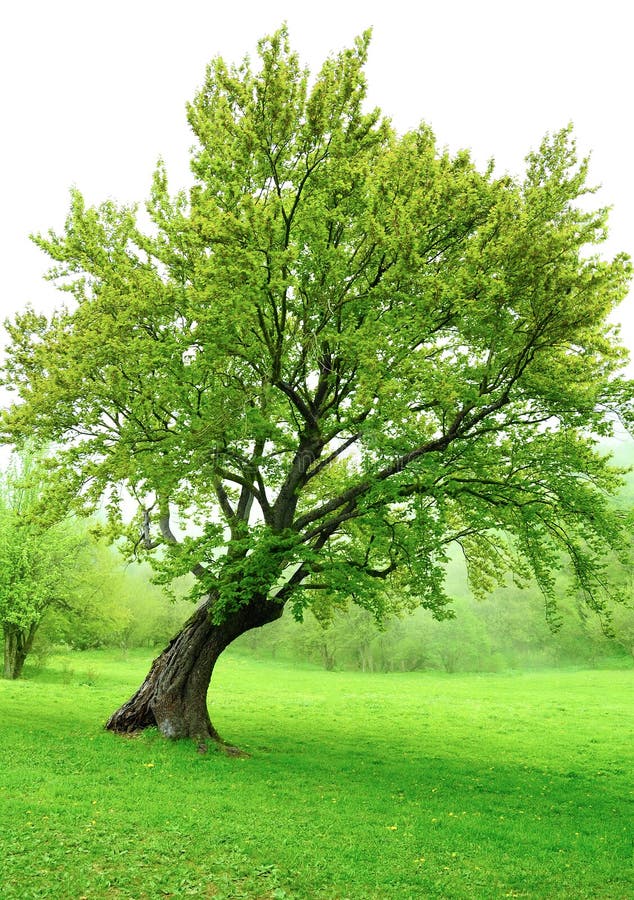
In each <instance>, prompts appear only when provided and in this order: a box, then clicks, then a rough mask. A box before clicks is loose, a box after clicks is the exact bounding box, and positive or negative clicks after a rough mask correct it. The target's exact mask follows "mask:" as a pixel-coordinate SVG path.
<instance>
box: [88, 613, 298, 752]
mask: <svg viewBox="0 0 634 900" xmlns="http://www.w3.org/2000/svg"><path fill="white" fill-rule="evenodd" d="M213 602H214V598H213V597H209V598H208V599H207V600H206V601H205V602H203V603H202V604H201V605H200V606H199V607H198V609H197V610H196V611H195V613H194V614H193V615H192V616H191V617H190V618H189V619H188V620H187V622H185V624H184V625H183V627H182V629H181V630H180V631H179V633H178V634H177V635H176V636H175V637H174V638H172V640H171V641H170V643H169V644H168V645H167V647H166V648H165V650H163V652H162V653H161V654H160V656H158V657H157V658H156V659H155V660H154V662H153V663H152V666H151V668H150V671H149V672H148V674H147V676H146V678H145V681H144V682H143V684H142V685H141V687H140V688H139V689H138V690H137V691H136V693H135V694H134V695H133V696H132V697H131V698H130V699H129V700H128V701H127V702H126V703H124V704H123V706H121V707H120V708H119V709H118V710H117V711H116V712H114V713H113V714H112V715H111V716H110V718H109V719H108V721H107V722H106V728H107V729H109V730H110V731H115V732H118V733H120V734H131V733H134V732H137V731H142V730H143V729H144V728H150V727H152V726H156V727H157V728H158V730H159V731H160V732H161V734H163V735H164V736H165V737H167V738H192V739H194V740H195V741H196V742H197V743H198V744H199V747H200V749H201V750H202V749H205V748H206V745H207V741H210V740H211V741H214V742H215V743H216V744H217V745H218V746H219V747H220V748H221V749H223V750H224V751H225V752H227V753H230V754H238V753H240V751H239V750H238V749H237V748H235V747H233V746H232V745H231V744H228V743H227V742H226V741H224V740H223V739H222V738H221V737H220V735H219V734H218V732H217V731H216V729H215V728H214V726H213V725H212V723H211V719H210V717H209V711H208V709H207V690H208V688H209V682H210V680H211V675H212V672H213V669H214V666H215V664H216V660H217V659H218V657H219V656H220V654H221V653H222V651H223V650H224V649H225V648H226V647H227V646H228V645H229V644H230V643H231V642H232V641H234V640H235V639H236V638H237V637H239V636H240V635H241V634H244V632H245V631H249V630H250V629H251V628H258V627H260V626H261V625H266V624H267V623H268V622H273V621H275V619H278V618H279V617H280V616H281V615H282V612H283V609H284V605H283V604H279V603H274V602H271V601H270V600H268V599H267V598H264V597H258V598H254V599H253V600H252V601H251V602H250V603H249V604H247V605H245V606H243V607H241V608H240V609H238V610H237V611H235V612H233V613H230V614H229V615H228V616H227V617H226V618H225V620H224V621H223V622H222V623H220V624H215V623H214V622H213V621H212V619H211V610H212V607H213Z"/></svg>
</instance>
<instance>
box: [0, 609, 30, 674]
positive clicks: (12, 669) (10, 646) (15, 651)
mask: <svg viewBox="0 0 634 900" xmlns="http://www.w3.org/2000/svg"><path fill="white" fill-rule="evenodd" d="M38 625H39V622H32V623H31V625H29V626H28V627H27V628H20V627H19V626H18V625H12V624H5V625H3V627H2V631H3V635H4V668H3V673H2V674H3V677H4V678H9V679H11V680H15V679H16V678H19V677H20V676H21V675H22V670H23V668H24V663H25V662H26V658H27V656H28V655H29V652H30V650H31V647H32V646H33V639H34V638H35V632H36V631H37V628H38Z"/></svg>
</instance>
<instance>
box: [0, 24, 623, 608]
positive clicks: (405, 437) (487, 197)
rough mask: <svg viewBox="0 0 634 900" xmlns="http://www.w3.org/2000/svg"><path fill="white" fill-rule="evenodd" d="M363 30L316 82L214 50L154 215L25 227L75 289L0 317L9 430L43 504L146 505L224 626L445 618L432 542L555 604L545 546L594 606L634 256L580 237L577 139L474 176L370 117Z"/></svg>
mask: <svg viewBox="0 0 634 900" xmlns="http://www.w3.org/2000/svg"><path fill="white" fill-rule="evenodd" d="M368 45H369V34H368V33H366V34H364V35H362V36H361V37H360V38H358V39H357V40H356V41H355V43H354V46H353V47H352V48H350V49H346V50H344V51H343V52H341V53H339V54H337V55H334V56H332V57H330V58H328V59H327V60H326V62H325V63H324V65H323V67H322V68H321V70H320V71H319V73H318V74H317V75H316V76H315V77H314V78H311V77H310V75H309V73H308V72H307V70H305V69H304V68H303V67H302V66H301V64H300V61H299V59H298V57H297V55H296V54H295V53H294V52H292V50H291V49H290V46H289V41H288V36H287V34H286V30H285V29H284V28H282V29H281V30H279V31H278V32H276V33H275V34H274V35H272V36H271V37H268V38H265V39H263V40H262V41H261V42H260V43H259V45H258V60H257V65H253V64H252V63H251V62H250V61H249V60H248V59H245V61H244V62H242V63H241V64H240V65H238V66H228V65H227V64H225V62H224V61H223V60H222V59H215V60H214V61H213V62H212V63H211V64H210V66H209V68H208V70H207V73H206V77H205V80H204V83H203V85H202V87H201V89H200V90H199V91H198V93H197V94H196V96H195V97H194V99H193V101H192V103H191V104H190V105H189V106H188V119H189V123H190V125H191V128H192V131H193V134H194V137H195V141H196V144H195V147H194V149H193V153H192V158H191V170H192V175H193V182H192V185H191V187H190V188H189V189H188V190H186V191H182V192H180V193H176V194H172V193H170V189H169V185H168V180H167V174H166V171H165V167H164V165H163V164H162V163H159V164H158V167H157V169H156V171H155V173H154V178H153V182H152V189H151V195H150V199H149V201H148V203H147V214H148V215H149V220H150V224H149V226H148V227H146V228H143V227H142V226H141V224H139V222H140V218H141V217H139V215H138V210H137V209H136V208H131V207H122V206H117V205H116V204H115V203H114V202H110V201H108V202H106V203H103V204H102V205H100V206H97V207H90V206H87V205H86V203H85V201H84V199H83V197H82V195H81V193H80V192H79V191H77V190H74V191H73V192H72V198H71V208H70V212H69V215H68V218H67V221H66V224H65V227H64V229H63V230H62V231H61V232H55V231H50V232H49V233H48V234H46V235H39V236H37V237H36V238H35V240H36V242H37V244H38V245H39V246H40V247H41V248H42V249H43V250H44V251H45V252H46V253H47V254H48V255H49V256H50V257H51V258H52V260H53V261H54V268H53V269H52V271H51V277H52V278H53V279H55V280H56V281H57V283H58V284H59V286H60V287H61V288H62V289H63V290H65V291H67V292H69V294H70V299H69V302H68V305H67V306H65V307H63V308H62V309H60V311H59V312H57V313H56V314H55V315H54V316H53V317H52V318H51V319H50V321H47V320H46V319H45V318H44V317H43V316H40V315H37V314H35V313H34V312H33V311H31V310H27V311H26V312H25V313H23V314H22V315H19V316H17V317H16V319H15V321H14V322H13V323H10V324H9V325H8V328H9V332H10V337H11V345H10V347H9V350H8V362H7V364H6V375H5V378H6V381H7V383H8V384H9V385H10V386H11V387H13V388H14V389H16V390H17V391H18V393H19V398H20V399H19V402H18V403H16V405H14V406H13V407H12V408H11V409H10V410H9V411H8V412H7V413H5V415H4V419H3V429H4V433H5V435H6V436H7V437H8V438H9V439H12V440H20V439H21V438H22V437H24V436H25V435H28V436H29V437H32V436H36V437H37V438H38V439H39V440H42V441H52V442H55V443H56V444H57V445H60V446H61V447H62V452H61V454H60V456H59V463H58V472H57V481H56V484H57V487H56V497H57V501H58V502H68V501H71V500H72V502H73V503H74V505H75V506H78V505H79V506H82V507H91V506H94V505H95V504H96V503H98V502H99V501H100V500H101V499H102V498H103V497H104V496H105V497H106V498H107V502H108V505H109V509H110V513H111V519H112V523H113V527H117V528H119V529H123V527H124V526H123V524H122V522H121V521H120V519H121V516H120V512H121V497H122V496H123V494H122V492H127V493H128V494H130V495H132V496H134V497H135V498H137V499H138V502H139V509H140V512H139V514H138V518H137V522H136V524H135V526H134V532H129V535H130V539H131V541H132V543H133V544H136V545H137V549H138V550H141V549H144V550H147V551H148V552H150V551H152V550H155V549H156V548H159V547H162V548H163V549H162V551H161V552H159V554H158V557H157V566H158V568H159V570H160V572H161V573H162V577H164V578H165V579H166V580H168V579H169V578H171V577H173V576H175V575H179V574H182V573H183V572H186V571H189V570H191V571H193V572H194V573H195V574H196V575H197V576H198V583H199V591H200V595H201V596H203V595H204V596H209V597H212V596H213V602H212V604H211V612H210V614H211V616H212V618H213V620H214V621H215V622H217V623H220V622H222V621H223V620H225V619H227V617H228V616H230V615H231V614H233V613H235V612H236V611H238V610H240V609H246V608H250V605H251V604H253V603H254V602H255V600H254V598H259V599H258V602H259V603H261V604H265V603H276V604H279V605H283V604H284V603H286V602H288V601H290V603H291V604H292V605H293V607H294V609H295V612H296V614H297V615H300V616H301V611H302V609H303V608H305V606H306V605H307V604H312V605H315V604H317V605H318V604H319V603H322V604H323V603H327V602H333V601H335V602H336V601H337V600H341V599H343V598H353V599H354V600H355V601H356V602H357V603H359V604H360V605H362V606H365V607H366V608H368V609H371V610H372V611H373V612H374V613H375V614H376V615H377V616H381V615H382V613H383V612H384V611H385V609H386V608H387V607H391V608H394V607H395V606H396V607H397V606H398V605H399V604H403V605H407V606H414V605H417V604H418V605H422V606H424V607H428V608H430V609H432V610H434V612H435V614H436V615H438V616H440V617H442V616H443V615H445V614H447V606H448V603H449V598H448V597H447V596H446V593H445V589H444V574H443V572H444V566H445V563H446V560H447V555H448V552H449V548H450V547H452V545H453V546H455V545H458V546H459V547H460V548H461V550H462V552H463V553H464V556H465V559H466V561H467V565H468V568H469V572H470V576H471V579H472V583H473V585H474V586H475V588H476V589H478V590H480V591H487V590H489V589H490V588H491V587H493V586H494V585H495V583H496V582H497V580H498V579H499V578H501V577H504V575H505V574H506V573H508V572H509V571H511V572H513V573H515V575H516V576H517V577H518V578H519V579H523V578H525V577H528V576H529V575H532V576H534V577H535V578H536V579H537V581H538V582H539V584H540V586H541V588H542V590H543V591H544V594H545V596H546V597H547V599H548V601H549V603H552V602H553V601H554V577H553V570H554V569H555V568H556V567H557V566H558V565H559V562H560V560H561V558H562V554H563V556H564V557H566V558H568V559H569V561H570V562H571V564H572V567H573V570H574V573H575V584H574V589H575V590H582V591H583V592H584V595H585V597H586V599H587V600H588V601H589V602H590V603H591V604H593V605H594V606H595V607H597V608H600V606H601V604H602V602H603V601H602V597H603V596H604V594H605V591H606V589H607V581H606V572H605V565H604V556H605V551H606V550H607V549H608V548H614V547H618V545H619V528H620V526H619V518H618V515H616V514H614V512H613V511H612V510H611V509H610V508H609V507H608V505H607V504H606V495H607V494H608V493H609V492H610V491H612V490H613V489H614V488H615V487H616V485H617V484H618V474H617V473H616V472H615V471H614V470H613V469H611V467H610V465H609V463H608V461H607V460H606V459H605V458H604V457H603V456H602V455H601V454H600V453H599V452H598V451H597V448H596V445H595V437H594V436H596V435H605V434H609V433H610V431H611V430H612V428H613V426H614V423H615V421H617V420H618V419H619V418H621V419H623V418H624V417H627V416H629V415H630V402H631V394H632V391H631V386H630V384H629V383H628V382H626V381H624V380H623V379H621V378H620V377H619V375H618V373H619V370H620V369H621V368H622V367H623V365H624V363H625V361H626V352H625V350H624V348H623V346H622V345H621V344H620V343H619V340H618V335H617V329H616V328H615V327H614V326H613V325H612V324H611V320H610V319H609V316H610V314H611V313H612V312H613V310H614V309H615V307H616V305H617V304H618V303H619V302H620V301H621V300H622V299H623V298H624V296H625V294H626V291H627V285H628V280H629V275H630V265H629V261H628V260H627V258H626V257H625V256H624V255H622V254H621V255H618V256H616V257H615V258H614V259H612V260H605V259H603V258H601V257H600V256H599V255H598V253H597V251H596V249H595V248H596V247H597V246H598V245H599V244H600V243H601V241H602V240H603V239H604V238H605V236H606V233H607V232H606V222H607V210H606V209H605V208H601V207H596V206H593V205H592V202H591V201H589V197H588V195H592V193H593V191H592V189H591V188H589V187H588V186H587V169H588V165H587V160H579V159H578V158H577V154H576V150H575V143H574V140H573V138H572V134H571V130H570V128H565V129H563V130H562V131H560V132H558V133H556V134H553V135H550V136H547V137H546V138H545V139H544V141H543V142H542V144H541V146H540V147H539V149H537V150H536V151H534V152H532V153H530V154H529V155H528V157H527V161H526V171H525V173H524V174H523V176H521V177H518V178H516V177H511V176H510V175H502V176H500V175H498V174H496V172H495V167H494V165H493V164H491V165H490V166H488V167H487V168H486V169H485V170H484V171H480V170H479V169H478V167H477V166H476V165H475V164H474V162H473V161H472V159H471V157H470V155H469V153H468V152H467V151H460V152H458V153H456V154H453V155H452V154H450V153H449V152H448V151H446V150H443V149H441V148H439V147H438V146H437V144H436V140H435V138H434V135H433V133H432V131H431V130H430V128H429V127H428V126H427V125H424V124H423V125H421V126H420V127H419V128H417V129H414V130H412V131H409V132H407V133H406V134H403V135H399V134H397V133H396V132H395V130H394V129H393V127H392V126H391V124H390V122H389V120H388V119H386V118H385V117H384V116H383V115H382V113H381V112H380V111H379V110H371V109H368V108H367V106H366V103H365V98H366V82H365V76H364V73H363V68H364V64H365V62H366V57H367V52H368ZM49 502H53V500H52V499H49ZM175 518H177V519H178V523H179V527H178V528H177V527H176V526H175V525H173V522H174V520H175ZM139 535H140V537H139Z"/></svg>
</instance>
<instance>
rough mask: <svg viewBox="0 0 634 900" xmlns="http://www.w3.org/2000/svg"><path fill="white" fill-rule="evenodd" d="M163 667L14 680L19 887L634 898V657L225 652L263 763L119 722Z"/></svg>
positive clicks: (216, 894)
mask: <svg viewBox="0 0 634 900" xmlns="http://www.w3.org/2000/svg"><path fill="white" fill-rule="evenodd" d="M148 664H149V655H148V654H147V653H145V654H139V653H132V654H130V656H129V658H128V659H127V660H126V661H125V662H124V661H123V660H122V659H121V657H120V654H118V653H112V652H110V653H104V652H103V651H100V652H93V653H73V654H68V655H66V656H64V657H57V658H52V659H51V660H50V665H49V666H48V667H47V668H46V669H45V670H44V671H42V672H40V673H38V675H37V678H35V679H34V678H33V677H32V674H31V673H30V672H29V671H28V670H27V675H28V676H29V677H28V678H27V679H26V680H24V681H22V682H4V683H1V684H0V721H1V722H2V728H1V729H0V770H1V771H2V773H3V774H2V790H1V791H0V821H2V829H0V881H1V883H2V894H3V900H27V898H28V900H36V898H37V900H43V898H50V900H62V898H68V897H86V898H90V900H99V898H104V897H108V896H109V895H110V896H115V897H120V898H130V900H131V898H135V900H137V898H146V897H147V898H150V897H161V896H168V895H170V894H171V895H173V896H175V897H186V896H193V897H205V896H210V897H213V898H214V900H216V898H217V900H238V898H242V900H246V898H253V900H255V898H258V900H264V898H267V900H269V898H270V900H273V898H278V900H282V898H286V900H333V898H340V897H347V898H350V900H392V898H396V897H399V898H401V897H402V898H414V897H425V898H430V900H434V898H438V900H440V898H447V897H452V898H455V900H473V898H489V897H491V898H493V897H506V896H522V895H524V896H528V897H531V898H540V900H546V898H548V900H614V898H625V897H629V896H631V895H632V890H633V887H634V884H633V882H632V871H631V866H630V865H629V863H630V860H631V840H630V838H631V827H630V826H631V809H630V803H631V800H630V791H631V787H632V774H631V773H632V747H633V746H634V742H633V741H632V725H633V722H632V704H631V702H630V700H631V673H630V672H615V671H606V672H596V671H594V672H591V671H583V672H570V671H567V672H566V671H563V672H562V671H558V672H556V673H553V672H540V673H532V674H526V673H525V674H521V675H520V674H514V675H512V676H500V675H478V676H468V677H466V676H461V675H453V676H451V677H448V676H445V675H439V674H422V675H421V674H413V675H410V674H393V675H389V676H386V675H371V674H367V675H364V676H360V675H359V674H357V673H345V672H328V673H326V672H319V671H315V670H313V669H310V668H306V667H304V668H302V667H297V666H294V667H293V668H291V667H290V666H287V665H280V664H276V663H267V664H263V663H257V662H253V661H249V660H246V659H244V658H243V657H236V656H230V655H225V657H224V658H223V660H221V661H220V662H219V664H218V673H217V674H218V686H219V689H220V690H219V691H218V693H217V695H216V696H215V698H214V706H215V708H216V711H217V717H218V719H219V720H220V721H221V723H222V724H221V727H222V728H223V729H226V730H228V731H230V732H231V733H232V734H236V736H237V737H238V738H239V740H240V743H241V745H242V746H245V747H246V748H247V749H248V750H249V751H250V752H251V753H252V754H253V756H252V759H250V760H247V761H245V760H236V759H229V758H226V757H223V756H220V755H216V754H208V755H206V756H205V755H200V754H198V753H196V750H195V747H194V746H193V745H192V744H189V743H180V744H176V745H173V744H170V745H167V744H166V743H165V742H164V741H161V740H160V739H159V738H158V737H157V735H156V734H155V733H152V732H148V733H146V734H144V735H142V736H139V737H138V738H136V739H134V740H128V741H125V742H121V741H117V740H116V739H115V738H114V737H113V736H112V735H111V734H109V733H107V732H105V731H104V730H103V729H102V728H101V722H102V720H103V718H104V715H105V713H106V711H107V710H109V709H111V708H112V707H113V706H114V705H115V704H116V703H117V702H119V700H120V698H121V697H122V696H125V695H126V694H127V693H129V691H130V690H131V689H132V687H133V685H134V684H135V683H136V682H137V680H138V679H139V678H141V677H142V675H143V673H144V671H146V669H147V666H148ZM71 670H72V672H71ZM271 723H275V727H274V728H271ZM201 822H204V823H205V827H204V828H201V827H200V823H201ZM71 858H72V865H69V859H71Z"/></svg>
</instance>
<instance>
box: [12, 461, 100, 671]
mask: <svg viewBox="0 0 634 900" xmlns="http://www.w3.org/2000/svg"><path fill="white" fill-rule="evenodd" d="M43 480H44V474H43V471H42V469H41V467H40V461H39V460H38V458H37V456H36V455H35V454H34V453H32V452H25V453H24V454H22V455H21V456H20V457H18V458H14V460H13V464H12V465H11V466H10V468H9V469H8V471H7V472H6V473H5V474H4V475H3V476H2V477H1V478H0V625H1V627H2V634H3V641H4V668H3V674H4V677H5V678H19V677H20V675H21V674H22V669H23V667H24V662H25V660H26V657H27V655H28V654H29V652H30V650H31V647H32V646H33V640H34V638H35V634H36V632H37V630H38V628H39V627H40V624H41V622H42V619H43V617H44V615H45V614H46V612H47V610H49V609H50V608H51V607H55V606H57V607H66V606H68V605H69V603H70V601H71V598H72V596H73V594H74V593H75V591H76V589H77V573H78V572H79V571H81V569H82V555H83V553H84V550H85V547H86V535H85V533H84V534H82V533H81V532H80V531H79V530H78V528H77V527H76V526H75V525H74V524H73V523H71V522H69V521H62V522H58V523H55V524H42V522H40V521H38V519H37V518H36V517H35V516H34V513H35V509H36V506H37V504H38V500H39V498H40V497H41V495H42V491H43ZM84 563H85V560H84Z"/></svg>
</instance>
